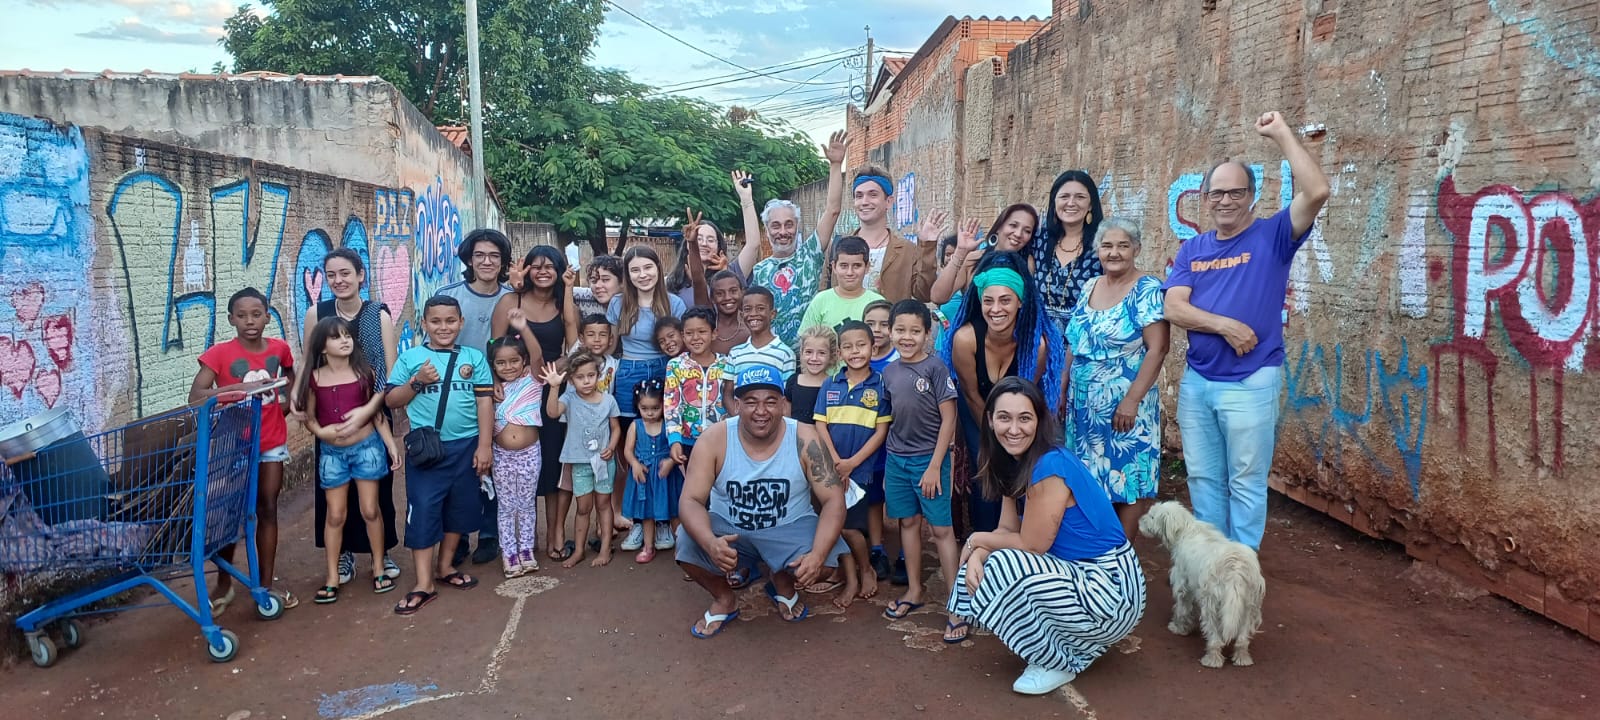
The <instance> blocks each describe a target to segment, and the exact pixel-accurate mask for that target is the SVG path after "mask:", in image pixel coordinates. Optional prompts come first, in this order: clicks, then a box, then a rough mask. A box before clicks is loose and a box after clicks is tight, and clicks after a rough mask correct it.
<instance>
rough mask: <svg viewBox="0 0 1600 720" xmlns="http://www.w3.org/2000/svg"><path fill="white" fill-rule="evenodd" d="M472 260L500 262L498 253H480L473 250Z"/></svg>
mask: <svg viewBox="0 0 1600 720" xmlns="http://www.w3.org/2000/svg"><path fill="white" fill-rule="evenodd" d="M472 261H473V262H500V253H480V252H475V253H473V254H472Z"/></svg>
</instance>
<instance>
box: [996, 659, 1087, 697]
mask: <svg viewBox="0 0 1600 720" xmlns="http://www.w3.org/2000/svg"><path fill="white" fill-rule="evenodd" d="M1076 677H1078V676H1077V674H1076V673H1070V672H1067V671H1065V670H1051V669H1049V668H1045V667H1041V666H1038V665H1029V666H1028V667H1027V669H1025V670H1023V671H1022V675H1021V676H1019V677H1018V678H1017V681H1016V682H1014V683H1011V690H1012V691H1013V692H1017V693H1021V694H1023V695H1048V694H1050V693H1052V692H1055V691H1056V689H1057V688H1059V687H1061V686H1062V685H1065V684H1067V683H1069V682H1072V680H1073V678H1076Z"/></svg>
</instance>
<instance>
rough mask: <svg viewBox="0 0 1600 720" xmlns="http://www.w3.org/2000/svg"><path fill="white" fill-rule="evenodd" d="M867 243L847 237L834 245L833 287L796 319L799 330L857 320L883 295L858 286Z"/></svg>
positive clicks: (865, 259)
mask: <svg viewBox="0 0 1600 720" xmlns="http://www.w3.org/2000/svg"><path fill="white" fill-rule="evenodd" d="M869 253H870V251H869V250H868V249H867V241H865V240H862V239H861V238H858V237H855V236H851V237H847V238H841V239H840V240H839V242H837V243H834V251H833V280H834V283H835V284H834V286H833V287H831V288H829V289H827V290H824V291H822V292H819V293H817V296H816V297H814V298H812V299H811V305H810V306H809V307H807V308H806V314H805V317H804V318H802V319H801V320H800V330H801V331H802V332H804V331H805V329H806V328H809V327H813V326H816V325H821V326H823V327H828V328H832V327H834V326H836V325H838V324H839V323H842V322H844V321H846V320H859V319H861V313H862V312H863V311H864V310H866V308H867V306H868V305H871V304H872V303H873V301H876V300H882V299H883V296H882V295H879V294H878V293H876V292H873V291H871V290H868V289H866V288H864V287H862V285H861V281H862V280H864V279H865V278H866V277H867V267H868V265H867V263H868V259H867V258H868V254H869Z"/></svg>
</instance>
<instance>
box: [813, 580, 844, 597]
mask: <svg viewBox="0 0 1600 720" xmlns="http://www.w3.org/2000/svg"><path fill="white" fill-rule="evenodd" d="M841 587H844V583H843V582H840V581H838V580H835V579H833V578H828V579H827V580H823V581H820V582H814V583H811V584H810V585H807V586H806V587H805V591H806V592H808V593H812V594H815V595H826V594H828V593H831V592H833V591H835V590H838V589H839V588H841Z"/></svg>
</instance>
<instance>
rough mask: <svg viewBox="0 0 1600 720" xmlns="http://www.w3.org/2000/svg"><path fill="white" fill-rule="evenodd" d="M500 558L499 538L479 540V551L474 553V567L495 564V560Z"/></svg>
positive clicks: (482, 538) (481, 538)
mask: <svg viewBox="0 0 1600 720" xmlns="http://www.w3.org/2000/svg"><path fill="white" fill-rule="evenodd" d="M498 557H500V539H499V538H486V537H480V538H478V549H477V550H476V551H474V552H473V553H472V564H473V565H482V564H484V563H489V562H494V560H495V558H498Z"/></svg>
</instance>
